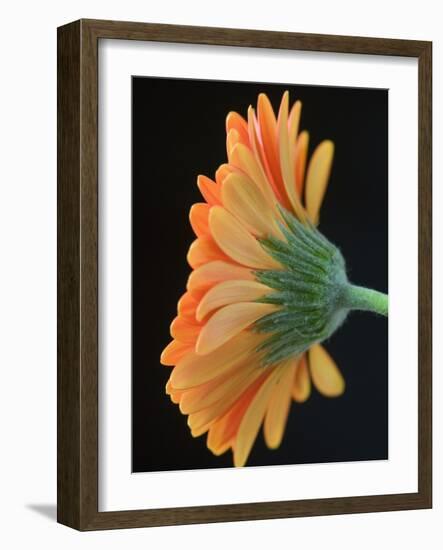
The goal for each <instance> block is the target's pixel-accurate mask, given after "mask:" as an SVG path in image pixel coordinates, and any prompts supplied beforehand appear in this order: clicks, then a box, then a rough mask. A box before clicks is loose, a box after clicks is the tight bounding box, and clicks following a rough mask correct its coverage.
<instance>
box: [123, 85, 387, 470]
mask: <svg viewBox="0 0 443 550" xmlns="http://www.w3.org/2000/svg"><path fill="white" fill-rule="evenodd" d="M132 82H133V105H132V109H133V433H132V436H133V438H132V441H133V449H132V452H133V471H135V472H140V471H156V470H183V469H195V468H211V467H230V466H232V454H231V453H230V452H227V453H225V454H224V455H222V456H220V457H215V456H213V455H212V453H211V452H210V451H208V450H207V448H206V444H205V440H206V436H202V437H199V438H196V439H194V438H193V437H192V436H191V435H190V431H189V429H188V427H187V424H186V420H187V417H186V416H183V415H182V414H181V413H180V412H179V409H178V406H177V405H174V404H173V403H172V402H171V401H170V399H169V397H168V396H167V395H166V394H165V390H164V388H165V384H166V381H167V379H168V377H169V375H170V367H164V366H162V365H161V364H160V362H159V356H160V354H161V352H162V350H163V348H164V347H165V346H166V344H168V342H169V341H170V336H169V325H170V323H171V321H172V319H173V318H174V317H175V315H176V307H177V300H178V299H179V298H180V296H181V295H182V294H183V293H184V291H185V286H186V281H187V278H188V275H189V273H190V267H189V266H188V264H187V262H186V253H187V251H188V247H189V245H190V243H191V242H192V241H193V240H194V238H195V237H194V235H193V232H192V230H191V227H190V224H189V221H188V213H189V208H190V206H191V205H192V204H193V203H195V202H202V198H201V196H200V193H199V191H198V188H197V185H196V178H197V175H198V174H205V175H207V176H209V177H214V173H215V170H216V169H217V168H218V166H219V165H220V164H222V163H223V162H225V161H226V149H225V139H226V134H225V118H226V115H227V113H228V112H229V111H231V110H235V111H238V112H239V113H240V114H242V115H243V116H245V115H246V112H247V108H248V106H249V105H250V104H254V105H255V104H256V100H257V96H258V94H259V93H260V92H265V93H266V94H267V95H268V97H269V98H270V100H271V102H272V104H273V106H274V110H275V111H276V110H277V109H278V106H279V103H280V99H281V96H282V94H283V92H284V91H285V90H289V92H290V100H291V104H292V102H293V101H295V99H301V100H302V102H303V108H302V117H301V129H302V130H303V129H306V130H308V131H309V133H310V148H309V149H310V153H312V150H313V148H314V147H315V146H316V145H317V144H318V143H319V142H320V141H322V140H323V139H331V140H332V141H334V143H335V158H334V163H333V169H332V174H331V178H330V183H329V187H328V191H327V194H326V197H325V200H324V203H323V206H322V210H321V222H320V226H319V228H320V230H321V231H322V232H323V233H324V234H325V235H326V236H327V237H328V238H329V239H330V240H331V241H332V242H334V243H335V244H336V245H338V246H339V247H340V249H341V251H342V253H343V256H344V258H345V260H346V262H347V268H348V277H349V279H350V280H351V281H352V282H354V283H356V284H359V285H364V286H368V287H371V288H376V289H378V290H381V291H384V292H387V276H388V273H387V254H388V249H387V247H388V186H387V173H388V158H387V153H388V127H387V120H388V92H387V91H385V90H369V89H355V88H336V87H318V86H294V85H278V84H260V83H239V82H214V81H198V80H180V79H162V78H146V77H133V81H132ZM326 348H327V349H328V351H329V352H330V353H331V355H332V356H333V357H334V359H335V360H336V362H337V364H338V365H339V367H340V369H341V371H342V373H343V375H344V377H345V379H346V391H345V394H344V395H343V396H342V397H340V398H337V399H328V398H325V397H323V396H321V395H319V394H318V393H317V392H316V390H315V389H314V390H313V392H312V395H311V397H310V399H309V400H308V401H307V402H306V403H303V404H297V403H294V404H293V405H292V408H291V412H290V417H289V421H288V425H287V429H286V432H285V436H284V439H283V442H282V444H281V446H280V448H279V449H278V450H275V451H271V450H268V449H267V448H266V446H265V444H264V441H263V437H262V435H261V433H260V434H259V436H258V438H257V441H256V443H255V445H254V447H253V450H252V452H251V455H250V458H249V461H248V465H249V466H258V465H271V464H297V463H315V462H332V461H334V462H335V461H352V460H371V459H385V458H387V457H388V393H387V390H388V387H387V379H388V353H387V352H388V323H387V320H386V319H384V318H382V317H378V316H375V315H373V314H371V313H360V312H355V313H352V314H351V315H350V316H349V317H348V319H347V321H346V322H345V324H344V325H343V326H342V327H341V328H340V330H339V331H338V332H337V333H336V334H334V335H333V336H332V338H331V339H330V340H329V341H328V342H326Z"/></svg>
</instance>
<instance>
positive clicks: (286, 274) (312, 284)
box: [254, 209, 349, 365]
mask: <svg viewBox="0 0 443 550" xmlns="http://www.w3.org/2000/svg"><path fill="white" fill-rule="evenodd" d="M280 211H281V214H282V218H283V220H284V222H285V223H284V224H283V223H280V228H281V230H282V233H283V235H284V237H285V239H286V242H285V241H284V240H280V239H277V238H274V237H269V238H267V239H263V240H261V244H262V246H263V247H264V248H265V250H266V251H267V252H268V253H269V254H270V255H271V256H272V257H273V258H274V259H275V260H277V261H278V262H279V263H280V264H281V265H282V269H279V270H260V271H256V272H255V276H256V278H257V280H258V281H259V282H261V283H263V284H265V285H267V286H269V287H271V288H273V289H274V292H272V293H270V294H268V295H267V296H265V297H264V298H261V299H260V301H261V302H265V303H271V304H276V305H278V306H280V308H279V310H278V311H276V312H274V313H271V314H269V315H267V316H265V317H263V318H261V319H260V320H259V321H257V322H256V323H255V325H254V329H255V330H256V331H258V332H262V333H269V338H267V339H266V340H265V341H264V343H263V344H262V345H261V346H260V348H259V351H264V352H265V354H264V364H265V365H270V364H274V363H276V362H278V361H281V360H283V359H287V358H290V357H295V356H298V355H300V354H302V353H303V352H304V351H306V350H307V349H308V348H309V347H310V346H312V345H313V344H315V343H318V342H322V341H323V340H325V339H327V338H329V337H330V336H331V335H332V334H333V333H334V332H335V331H336V330H337V329H338V328H339V327H340V325H341V324H342V323H343V321H344V320H345V319H346V316H347V314H348V312H349V308H348V307H346V305H345V300H344V295H345V294H346V289H347V288H348V287H349V283H348V278H347V276H346V266H345V261H344V259H343V256H342V254H341V252H340V250H339V249H338V248H337V247H336V246H335V245H333V244H332V243H331V242H330V241H328V240H327V239H326V238H325V237H324V236H323V235H322V234H321V233H320V232H319V231H318V229H316V228H315V227H314V225H312V224H311V223H309V222H308V223H305V224H303V223H301V222H299V221H298V220H297V219H296V218H295V217H294V216H293V215H292V214H291V213H289V212H288V211H286V210H283V209H280Z"/></svg>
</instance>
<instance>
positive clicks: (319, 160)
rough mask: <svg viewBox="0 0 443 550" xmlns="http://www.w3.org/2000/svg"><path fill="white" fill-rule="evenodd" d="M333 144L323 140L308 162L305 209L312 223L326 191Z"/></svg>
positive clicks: (317, 215)
mask: <svg viewBox="0 0 443 550" xmlns="http://www.w3.org/2000/svg"><path fill="white" fill-rule="evenodd" d="M333 157H334V144H333V143H332V141H329V140H325V141H323V142H322V143H320V145H319V146H318V147H317V148H316V150H315V151H314V153H313V155H312V157H311V160H310V162H309V167H308V173H307V175H306V191H305V202H306V210H307V212H308V215H309V217H310V218H311V220H312V222H313V223H318V218H319V212H320V207H321V204H322V202H323V197H324V195H325V193H326V187H327V185H328V180H329V175H330V173H331V166H332V159H333Z"/></svg>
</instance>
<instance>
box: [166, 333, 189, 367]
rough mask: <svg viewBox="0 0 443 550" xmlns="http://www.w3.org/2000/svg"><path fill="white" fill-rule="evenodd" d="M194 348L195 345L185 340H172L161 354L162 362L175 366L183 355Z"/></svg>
mask: <svg viewBox="0 0 443 550" xmlns="http://www.w3.org/2000/svg"><path fill="white" fill-rule="evenodd" d="M193 349H194V346H193V345H192V344H191V345H190V344H185V343H183V342H178V341H177V340H172V342H170V343H169V344H168V345H167V346H166V347H165V349H164V350H163V352H162V354H161V356H160V363H161V364H162V365H166V366H168V367H173V366H174V365H176V364H177V363H178V362H179V361H180V359H181V358H182V357H184V356H185V355H186V354H187V353H189V352H190V351H193Z"/></svg>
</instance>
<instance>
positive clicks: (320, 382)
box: [309, 344, 345, 397]
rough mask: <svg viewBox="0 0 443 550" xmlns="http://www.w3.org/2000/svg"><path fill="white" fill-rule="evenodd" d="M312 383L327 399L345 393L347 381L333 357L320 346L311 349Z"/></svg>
mask: <svg viewBox="0 0 443 550" xmlns="http://www.w3.org/2000/svg"><path fill="white" fill-rule="evenodd" d="M309 367H310V370H311V376H312V382H313V383H314V386H315V387H316V388H317V390H318V391H319V392H320V393H321V394H323V395H325V396H326V397H337V396H339V395H341V394H342V393H343V392H344V391H345V381H344V378H343V376H342V375H341V372H340V371H339V370H338V368H337V365H336V364H335V362H334V360H333V359H332V357H331V356H330V355H329V353H328V352H327V351H326V350H325V348H324V347H323V346H321V345H320V344H316V345H314V346H312V347H311V348H310V349H309Z"/></svg>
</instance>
